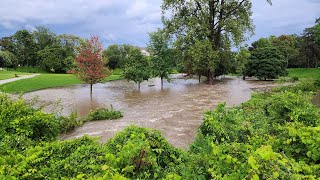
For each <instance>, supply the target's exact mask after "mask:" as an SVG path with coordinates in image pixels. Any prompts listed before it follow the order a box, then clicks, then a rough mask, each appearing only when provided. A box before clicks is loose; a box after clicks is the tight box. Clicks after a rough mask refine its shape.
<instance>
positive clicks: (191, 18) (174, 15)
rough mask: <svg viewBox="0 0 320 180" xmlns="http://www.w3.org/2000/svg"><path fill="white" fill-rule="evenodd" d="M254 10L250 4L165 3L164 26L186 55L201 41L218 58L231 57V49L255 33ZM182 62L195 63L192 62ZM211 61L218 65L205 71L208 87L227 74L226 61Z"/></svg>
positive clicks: (218, 0)
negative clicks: (217, 78)
mask: <svg viewBox="0 0 320 180" xmlns="http://www.w3.org/2000/svg"><path fill="white" fill-rule="evenodd" d="M269 2H270V1H269ZM270 3H271V2H270ZM251 7H252V4H251V0H201V1H196V0H192V1H181V0H163V4H162V10H163V23H164V27H165V29H166V31H167V32H168V33H169V34H171V35H173V36H174V37H175V39H177V41H178V42H179V43H177V45H178V46H179V47H178V49H179V50H182V51H187V50H188V47H189V46H190V45H192V44H195V42H196V41H197V40H200V41H207V42H209V43H210V45H211V48H212V50H213V51H215V54H220V52H224V53H229V52H231V51H230V48H231V46H232V45H239V44H240V43H241V42H242V41H243V40H244V36H245V35H246V34H248V33H249V34H250V33H252V32H253V24H252V20H251V15H252V11H251ZM168 14H170V17H169V18H168V16H167V15H168ZM202 53H204V54H206V53H207V52H202ZM224 53H222V54H223V55H225V54H224ZM183 54H185V55H187V54H186V53H183ZM187 56H188V55H187ZM218 57H219V56H218ZM183 59H186V60H188V62H190V63H193V59H189V58H183ZM211 61H213V63H212V64H216V65H215V66H214V67H213V66H208V67H207V68H205V69H204V70H203V71H206V76H207V79H208V82H209V83H212V81H213V76H219V75H222V74H223V73H225V71H226V70H227V68H225V65H226V64H228V63H225V62H223V61H227V59H223V58H213V59H211ZM220 64H221V65H220ZM220 68H222V69H220ZM219 69H220V70H219Z"/></svg>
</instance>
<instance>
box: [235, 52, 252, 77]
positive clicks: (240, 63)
mask: <svg viewBox="0 0 320 180" xmlns="http://www.w3.org/2000/svg"><path fill="white" fill-rule="evenodd" d="M250 55H251V54H250V51H249V50H248V49H247V48H245V47H241V48H240V50H239V52H238V53H237V55H236V58H235V59H236V66H237V67H236V73H238V74H241V75H242V78H243V80H245V77H246V76H245V68H246V65H247V63H248V60H249V58H250Z"/></svg>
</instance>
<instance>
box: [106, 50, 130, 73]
mask: <svg viewBox="0 0 320 180" xmlns="http://www.w3.org/2000/svg"><path fill="white" fill-rule="evenodd" d="M130 49H132V46H130V45H127V44H123V45H117V44H113V45H110V46H109V47H108V48H107V49H106V50H105V51H104V52H103V55H104V56H105V57H106V58H107V59H108V63H107V66H109V67H110V68H111V69H116V68H120V69H123V68H124V65H125V63H126V60H127V57H128V53H129V51H130Z"/></svg>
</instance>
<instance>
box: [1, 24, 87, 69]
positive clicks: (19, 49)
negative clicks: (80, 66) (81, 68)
mask: <svg viewBox="0 0 320 180" xmlns="http://www.w3.org/2000/svg"><path fill="white" fill-rule="evenodd" d="M80 41H81V39H80V38H79V37H76V36H74V35H67V34H62V35H56V34H55V33H53V32H51V31H50V30H49V29H48V28H46V27H43V26H39V27H36V29H35V30H33V31H28V30H19V31H17V32H16V33H15V34H14V35H12V36H9V37H3V38H1V39H0V66H3V67H8V68H15V67H17V66H33V67H41V68H43V69H44V70H46V71H52V72H66V71H67V70H69V69H71V68H72V67H74V58H75V49H76V47H77V46H78V45H79V43H80Z"/></svg>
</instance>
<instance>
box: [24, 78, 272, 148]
mask: <svg viewBox="0 0 320 180" xmlns="http://www.w3.org/2000/svg"><path fill="white" fill-rule="evenodd" d="M153 85H154V86H153ZM271 86H274V84H272V82H262V81H243V80H241V78H236V77H228V78H224V79H221V80H217V81H216V82H215V83H214V85H207V84H204V83H200V84H199V83H198V80H197V79H183V78H182V77H181V76H180V75H175V76H174V77H173V79H172V82H171V83H167V82H165V83H164V88H163V89H161V87H160V79H152V80H149V81H148V82H144V83H142V84H141V91H140V92H139V91H137V87H136V85H135V84H134V83H131V82H127V81H126V80H120V81H113V82H108V83H105V84H96V85H94V88H93V101H92V102H90V92H89V91H90V88H89V86H88V85H77V86H71V87H65V88H56V89H47V90H41V91H36V92H32V93H28V94H26V95H25V98H27V99H29V98H31V97H34V96H38V97H39V101H40V102H42V103H45V104H48V105H50V104H52V102H54V101H56V100H58V99H61V105H62V106H63V107H64V109H63V111H62V113H63V114H65V115H67V114H69V113H70V112H72V111H76V112H78V115H80V116H85V115H86V114H88V113H89V111H90V109H95V108H97V107H109V106H110V105H111V104H112V106H113V107H114V108H115V109H119V110H121V111H123V113H124V117H123V118H121V119H119V120H114V121H94V122H88V123H86V124H84V126H83V127H79V128H77V129H76V130H74V131H73V132H71V133H69V134H66V135H63V136H62V137H61V139H72V138H78V137H81V136H83V135H84V134H88V135H95V136H100V137H101V140H102V141H106V140H107V139H109V138H110V137H112V136H113V135H114V134H115V133H116V132H118V131H120V130H122V129H124V128H125V127H127V126H129V125H131V124H135V125H138V126H143V127H148V128H154V129H158V130H160V131H161V132H162V134H163V135H164V137H166V138H167V139H168V141H169V142H170V143H172V144H173V145H175V146H176V147H187V146H188V145H189V144H190V143H191V142H192V141H193V140H194V137H195V134H196V130H197V128H198V127H199V126H200V124H201V123H202V114H203V112H204V111H205V110H209V109H213V108H214V107H215V106H216V105H217V104H218V103H219V102H226V103H227V105H228V106H233V105H238V104H240V103H242V102H244V101H247V100H248V99H250V94H251V92H252V89H264V88H266V87H271ZM50 108H51V109H52V107H50V106H49V108H48V109H47V111H50V110H51V109H50Z"/></svg>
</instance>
